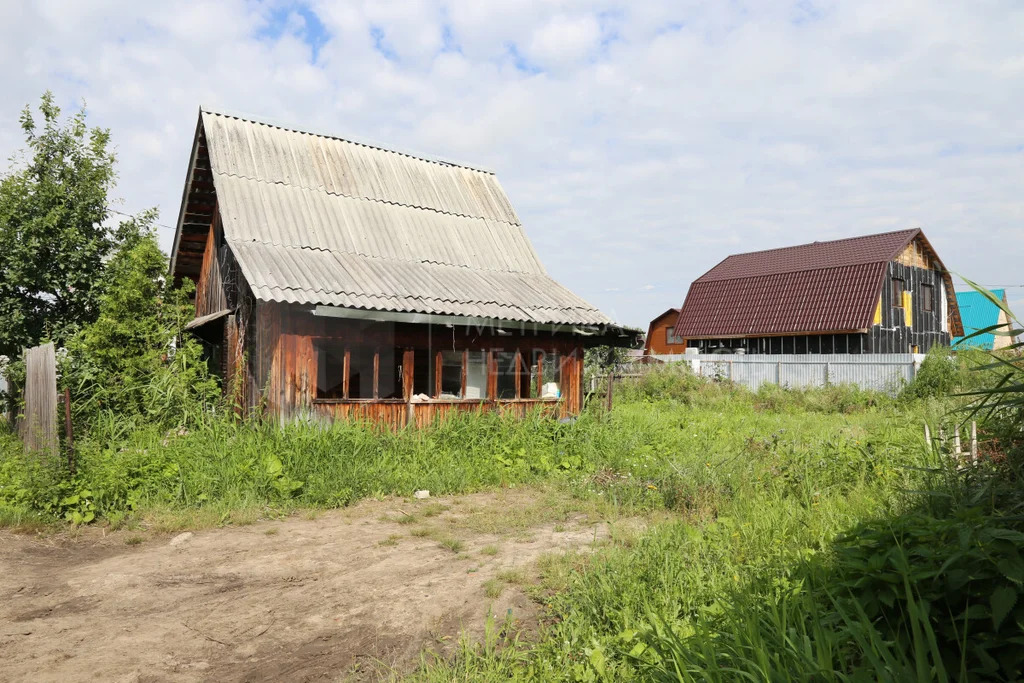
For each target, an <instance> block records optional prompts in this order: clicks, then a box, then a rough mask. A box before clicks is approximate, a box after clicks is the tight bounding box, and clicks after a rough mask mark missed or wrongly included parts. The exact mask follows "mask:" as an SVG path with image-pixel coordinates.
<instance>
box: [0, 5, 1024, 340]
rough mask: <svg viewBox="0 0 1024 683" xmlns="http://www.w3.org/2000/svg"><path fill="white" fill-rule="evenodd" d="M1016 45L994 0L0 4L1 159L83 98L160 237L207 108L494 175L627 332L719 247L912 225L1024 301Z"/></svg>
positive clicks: (538, 234)
mask: <svg viewBox="0 0 1024 683" xmlns="http://www.w3.org/2000/svg"><path fill="white" fill-rule="evenodd" d="M1020 35H1024V9H1022V6H1020V5H1019V4H1018V3H1015V2H1000V1H998V0H993V1H992V2H986V3H983V4H982V3H976V4H975V3H971V4H968V3H946V2H940V3H935V2H927V3H926V2H903V1H900V0H889V1H885V2H876V1H874V0H865V1H863V2H856V3H852V2H851V3H839V2H831V1H814V0H801V1H800V2H791V3H786V2H771V3H768V2H739V1H737V2H729V3H722V2H663V3H662V2H653V1H652V2H644V3H626V2H556V1H551V2H526V1H524V0H507V1H505V2H502V3H481V2H476V1H472V0H456V1H452V2H427V1H424V2H408V3H389V2H336V1H331V2H327V1H326V0H325V1H323V2H320V1H315V0H311V1H309V2H275V1H272V0H267V1H264V2H245V1H243V0H223V1H218V2H214V1H212V0H209V1H205V2H202V1H196V0H183V1H182V2H177V3H159V4H157V3H145V4H143V3H134V2H127V1H124V0H97V2H91V3H69V2H64V3H61V2H50V1H46V0H42V1H40V2H35V3H2V4H0V59H2V61H3V63H4V64H5V65H7V68H5V70H4V73H3V74H0V87H2V88H3V92H4V97H3V98H0V155H2V156H3V157H4V158H6V157H8V156H10V155H11V154H12V153H13V152H14V151H15V150H16V149H18V148H19V147H21V146H23V140H22V139H21V136H20V131H19V129H18V125H17V118H18V112H19V111H20V109H21V108H22V107H23V106H24V105H25V104H26V103H29V102H33V101H35V100H36V99H37V98H38V96H39V94H40V93H41V92H42V91H43V90H44V89H47V88H49V89H52V90H53V91H54V92H55V93H56V94H57V96H58V98H59V99H60V101H61V102H64V103H66V104H67V105H68V107H69V108H71V107H73V106H75V105H76V103H78V102H80V101H81V100H82V99H84V100H86V101H87V103H88V107H89V112H90V121H91V122H93V123H95V124H99V125H103V126H106V127H109V128H111V130H112V133H113V137H114V141H115V143H116V145H117V147H118V153H119V158H120V183H119V187H118V195H119V196H120V197H122V198H123V203H122V204H120V205H119V206H120V208H121V209H122V210H125V211H136V210H139V209H142V208H145V207H149V206H156V207H158V208H159V209H160V213H161V223H164V224H166V225H172V224H173V223H174V221H175V220H176V218H177V211H178V203H179V202H180V198H181V187H182V183H183V181H184V175H185V168H186V164H187V157H188V154H189V151H190V145H191V139H192V134H193V130H194V126H195V119H196V113H197V110H198V107H199V105H200V104H204V105H206V106H213V107H219V108H224V109H229V110H233V111H240V112H248V113H251V114H255V115H261V116H266V117H269V118H272V119H275V120H278V121H283V122H291V123H293V124H295V125H297V126H306V127H310V128H315V129H317V130H327V131H332V132H335V133H337V134H339V135H342V136H344V135H351V136H354V137H357V138H364V139H371V140H376V141H378V142H381V143H385V144H388V145H391V146H394V147H398V148H401V149H406V150H411V151H418V152H422V153H426V154H430V155H435V156H442V157H446V158H451V159H454V160H458V161H463V162H466V163H470V164H474V165H481V166H485V167H488V168H491V169H493V170H495V171H496V172H497V173H498V177H499V179H500V180H501V182H502V184H503V185H504V187H505V189H506V191H507V192H508V193H509V195H510V197H511V199H512V201H513V204H514V205H515V206H516V208H517V210H518V212H519V214H520V217H521V218H522V220H523V223H524V225H525V227H526V231H527V233H528V235H529V236H530V238H531V239H532V241H533V243H534V245H535V247H536V248H537V250H538V252H539V253H540V256H541V259H542V260H543V261H544V263H545V265H546V266H547V267H548V270H549V271H550V272H551V274H552V275H553V276H554V277H556V278H557V279H558V280H560V281H562V282H563V283H564V284H566V285H567V286H568V287H570V288H571V289H573V290H574V291H576V292H578V293H579V294H581V295H582V296H584V297H585V298H586V299H588V300H590V301H591V302H592V303H594V304H596V305H598V306H600V307H601V308H602V309H603V310H605V311H606V312H607V313H609V314H610V315H612V316H613V317H615V318H617V319H618V320H620V321H622V322H626V323H631V324H635V325H642V326H645V325H646V322H647V321H648V320H649V319H650V318H651V317H652V316H654V315H656V314H658V313H660V312H661V311H663V310H665V309H666V308H668V307H670V306H678V305H679V304H681V303H682V300H683V298H684V296H685V293H686V289H687V287H688V285H689V283H690V281H692V280H693V279H694V278H696V277H697V276H699V275H700V274H701V273H702V272H704V271H705V270H707V269H709V268H710V267H711V266H713V265H714V264H715V263H717V262H718V261H720V260H721V259H722V258H723V257H724V256H726V255H728V254H729V253H733V252H737V251H747V250H752V249H765V248H772V247H777V246H783V245H787V244H794V243H800V242H805V241H812V240H819V239H833V238H839V237H845V236H849V235H857V234H866V233H871V232H881V231H885V230H896V229H903V228H908V227H921V228H923V229H924V230H925V232H926V233H927V234H928V236H929V239H930V240H931V241H932V243H933V244H934V245H935V246H936V248H937V249H938V251H939V254H940V256H941V257H942V258H943V259H944V261H945V262H946V264H947V265H948V266H949V267H950V268H951V269H953V270H955V271H957V272H961V273H963V274H964V275H966V276H967V277H972V278H973V279H977V280H980V281H981V282H983V283H985V284H991V285H999V286H1012V285H1017V286H1018V287H1013V288H1010V289H1008V297H1009V299H1010V301H1011V305H1013V306H1014V307H1015V308H1016V309H1017V310H1024V288H1021V287H1019V285H1024V270H1022V264H1024V228H1022V224H1024V193H1022V191H1021V188H1022V187H1024V117H1021V116H1020V112H1021V111H1024V48H1022V47H1021V43H1022V41H1020V40H1019V36H1020ZM161 237H162V239H163V242H164V246H165V248H169V247H170V239H171V237H172V231H170V230H168V229H162V230H161Z"/></svg>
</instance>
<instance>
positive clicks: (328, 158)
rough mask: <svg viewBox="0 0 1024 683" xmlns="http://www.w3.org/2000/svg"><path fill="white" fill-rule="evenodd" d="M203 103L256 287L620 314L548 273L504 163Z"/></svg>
mask: <svg viewBox="0 0 1024 683" xmlns="http://www.w3.org/2000/svg"><path fill="white" fill-rule="evenodd" d="M200 116H201V120H200V123H201V126H202V130H203V133H204V134H205V142H206V146H207V148H208V150H209V157H210V170H211V171H212V176H213V184H214V187H215V189H216V194H217V207H218V211H219V213H220V216H221V220H222V223H223V227H224V237H225V239H226V241H227V243H228V244H229V245H230V247H231V250H232V252H233V253H234V255H235V258H236V259H237V260H238V263H239V265H240V267H241V270H242V273H243V275H244V276H245V278H246V280H247V281H248V283H249V285H250V286H251V288H252V290H253V293H254V294H255V296H256V297H257V298H258V299H260V300H263V301H281V302H290V303H303V304H324V305H333V306H347V307H358V308H368V309H377V310H388V311H408V312H423V313H444V314H448V315H466V316H486V317H497V318H504V319H509V320H519V321H527V322H544V323H566V324H588V325H590V324H592V325H601V324H608V323H610V322H611V321H610V320H609V319H608V318H607V317H606V316H605V315H604V314H602V313H601V312H600V311H599V310H597V309H596V308H594V307H593V306H591V305H590V304H588V303H587V302H586V301H584V300H583V299H581V298H580V297H578V296H576V295H575V294H573V293H572V292H570V291H569V290H567V289H566V288H565V287H562V286H561V285H559V284H558V283H557V282H555V281H554V280H552V279H551V278H550V277H549V276H548V275H547V272H546V271H545V270H544V267H543V265H542V264H541V263H540V260H539V259H538V257H537V254H536V252H535V251H534V250H533V247H532V245H531V244H530V241H529V240H528V239H527V237H526V233H525V231H524V230H523V226H522V224H521V223H520V222H519V217H518V216H517V215H516V213H515V210H514V209H513V208H512V205H511V203H510V202H509V200H508V197H507V196H506V195H505V192H504V190H502V188H501V185H500V184H499V183H498V180H497V178H496V177H495V176H494V174H493V173H490V172H487V171H481V170H477V169H473V168H469V167H465V166H459V165H456V164H453V163H450V162H444V161H434V160H429V159H424V158H419V157H415V156H410V155H407V154H402V153H399V152H394V151H390V150H385V149H382V148H379V147H374V146H370V145H365V144H361V143H355V142H350V141H347V140H343V139H340V138H333V137H327V136H323V135H314V134H310V133H304V132H300V131H295V130H289V129H285V128H281V127H277V126H272V125H267V124H263V123H259V122H254V121H248V120H245V119H241V118H237V117H233V116H227V115H224V114H218V113H215V112H210V111H203V112H202V113H201V115H200Z"/></svg>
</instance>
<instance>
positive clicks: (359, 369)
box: [348, 347, 375, 398]
mask: <svg viewBox="0 0 1024 683" xmlns="http://www.w3.org/2000/svg"><path fill="white" fill-rule="evenodd" d="M374 354H375V351H374V349H372V348H365V347H363V348H359V347H357V348H354V349H349V358H348V397H349V398H373V357H374Z"/></svg>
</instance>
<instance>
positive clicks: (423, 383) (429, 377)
mask: <svg viewBox="0 0 1024 683" xmlns="http://www.w3.org/2000/svg"><path fill="white" fill-rule="evenodd" d="M412 393H413V395H414V396H416V395H419V394H423V395H424V396H433V395H434V354H433V353H431V351H430V350H429V349H416V350H414V351H413V360H412Z"/></svg>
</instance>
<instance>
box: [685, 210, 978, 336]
mask: <svg viewBox="0 0 1024 683" xmlns="http://www.w3.org/2000/svg"><path fill="white" fill-rule="evenodd" d="M962 329H963V327H962V325H961V323H960V313H959V309H958V308H957V303H956V295H955V294H954V292H953V282H952V279H951V278H950V276H949V273H948V272H947V271H946V269H945V267H944V266H943V265H942V261H941V260H940V259H939V257H938V255H937V254H936V253H935V250H934V249H933V248H932V246H931V244H929V242H928V239H927V238H926V237H925V236H924V233H923V232H921V230H919V229H914V230H900V231H897V232H888V233H882V234H879V235H865V236H863V237H853V238H849V239H841V240H834V241H830V242H814V243H812V244H803V245H799V246H795V247H785V248H782V249H769V250H767V251H755V252H750V253H746V254H736V255H734V256H729V257H728V258H726V259H725V260H723V261H722V262H721V263H719V264H718V265H717V266H715V267H714V268H712V269H711V270H709V271H708V272H706V273H704V275H702V276H701V277H699V278H697V280H695V281H694V282H693V284H692V285H690V291H689V292H688V293H687V295H686V301H685V303H684V304H683V307H682V309H681V310H680V313H679V317H678V320H677V321H676V327H675V336H676V338H678V339H681V340H685V343H686V345H687V346H688V347H694V348H697V349H699V350H700V351H701V352H712V351H728V350H738V349H742V350H743V351H744V352H746V353H909V352H919V353H924V352H926V351H927V350H928V349H929V348H931V347H932V346H935V345H936V344H938V345H943V346H948V345H949V343H950V337H951V335H952V336H956V335H959V334H962Z"/></svg>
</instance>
